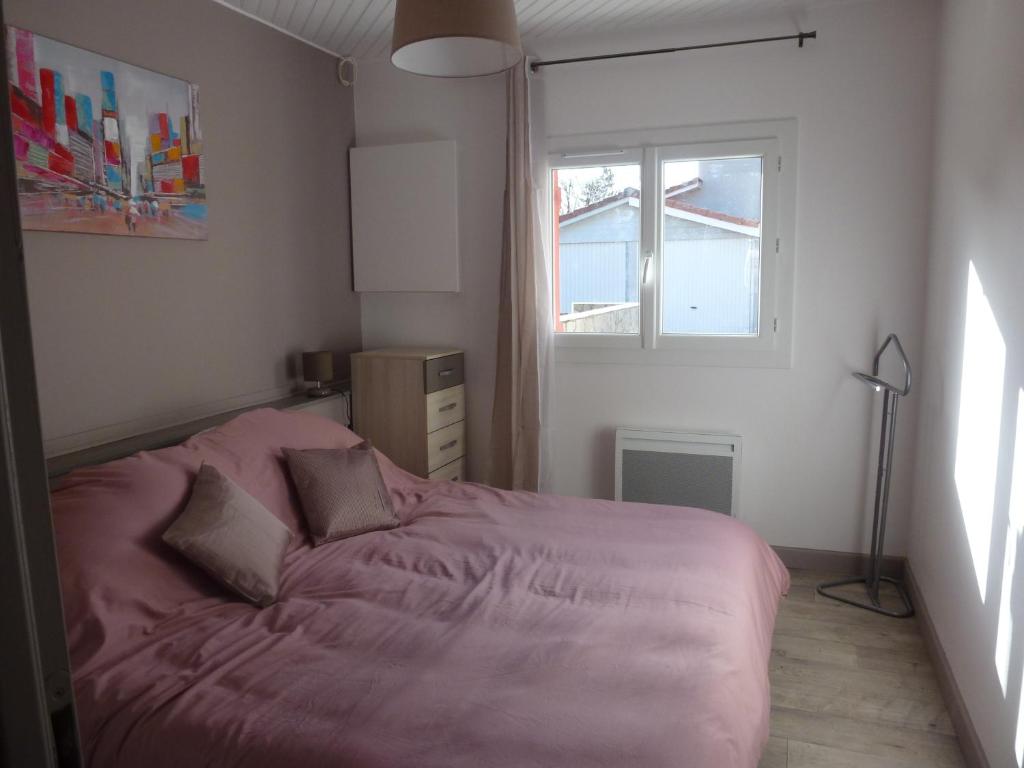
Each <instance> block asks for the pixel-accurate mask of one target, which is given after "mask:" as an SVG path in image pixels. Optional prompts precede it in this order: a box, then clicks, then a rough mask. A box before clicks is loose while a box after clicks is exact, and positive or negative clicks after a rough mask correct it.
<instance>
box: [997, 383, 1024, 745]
mask: <svg viewBox="0 0 1024 768" xmlns="http://www.w3.org/2000/svg"><path fill="white" fill-rule="evenodd" d="M1013 445H1014V448H1013V477H1012V479H1011V483H1012V485H1011V486H1010V514H1009V519H1008V521H1007V524H1006V547H1005V550H1004V553H1003V584H1002V588H1001V589H1000V591H999V626H998V628H997V630H996V657H995V662H996V673H997V674H998V675H999V685H1000V686H1001V687H1002V689H1003V698H1006V683H1007V680H1006V678H1007V675H1009V673H1010V652H1011V650H1012V647H1013V626H1014V618H1015V617H1014V616H1013V608H1012V604H1011V600H1012V597H1013V594H1012V593H1013V577H1014V572H1015V571H1016V569H1017V550H1018V549H1019V548H1020V545H1021V539H1022V537H1024V389H1020V390H1018V391H1017V431H1016V434H1015V437H1014V442H1013ZM1017 739H1018V742H1020V741H1021V734H1020V727H1019V726H1018V736H1017ZM1017 763H1018V765H1019V764H1020V753H1019V752H1018V757H1017Z"/></svg>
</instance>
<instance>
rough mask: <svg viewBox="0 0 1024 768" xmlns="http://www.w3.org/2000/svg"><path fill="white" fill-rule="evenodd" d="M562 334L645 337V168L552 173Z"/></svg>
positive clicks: (593, 168)
mask: <svg viewBox="0 0 1024 768" xmlns="http://www.w3.org/2000/svg"><path fill="white" fill-rule="evenodd" d="M551 190H552V195H553V199H554V202H553V203H552V209H553V211H555V213H556V216H557V228H558V237H557V238H555V239H554V240H553V241H552V242H553V247H554V249H555V257H554V258H555V263H556V264H557V265H558V270H557V272H555V273H554V275H555V287H556V290H555V292H554V294H553V295H555V296H557V299H556V301H557V303H558V306H557V311H556V312H555V313H554V316H555V331H556V332H558V333H594V334H615V335H631V336H639V335H640V165H639V163H628V164H621V165H610V164H609V165H601V166H593V165H588V166H581V167H578V168H577V167H566V168H557V169H555V170H553V171H552V172H551Z"/></svg>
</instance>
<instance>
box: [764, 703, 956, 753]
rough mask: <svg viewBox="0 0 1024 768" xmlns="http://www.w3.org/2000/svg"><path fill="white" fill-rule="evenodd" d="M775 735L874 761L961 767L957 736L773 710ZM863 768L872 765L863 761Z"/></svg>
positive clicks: (786, 710)
mask: <svg viewBox="0 0 1024 768" xmlns="http://www.w3.org/2000/svg"><path fill="white" fill-rule="evenodd" d="M771 723H772V725H771V728H772V734H773V735H774V736H778V737H782V738H785V739H790V740H793V741H802V742H805V743H808V744H818V745H820V746H824V747H834V748H836V749H842V750H847V751H849V752H858V753H861V754H862V755H869V756H871V757H874V758H885V759H902V760H918V761H923V763H922V764H924V765H929V766H935V768H938V767H939V766H943V768H962V766H963V757H962V755H961V754H960V747H959V745H958V744H957V740H956V737H954V736H948V735H946V734H942V733H929V732H927V731H920V730H917V729H914V728H900V727H897V726H893V725H888V724H883V723H872V722H868V721H865V720H855V719H853V718H849V717H838V716H836V715H828V714H814V713H810V712H802V711H800V710H796V709H786V708H785V707H772V720H771ZM861 764H862V765H871V763H870V762H862V763H861Z"/></svg>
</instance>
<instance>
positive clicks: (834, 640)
mask: <svg viewBox="0 0 1024 768" xmlns="http://www.w3.org/2000/svg"><path fill="white" fill-rule="evenodd" d="M791 574H792V577H793V586H792V588H791V590H790V593H789V596H788V597H786V598H784V599H783V601H782V604H781V606H780V608H779V617H778V620H777V622H776V624H775V636H774V639H773V641H772V660H771V686H772V719H771V739H770V740H769V742H768V746H767V747H766V749H765V752H764V757H763V758H762V760H761V764H760V768H918V767H920V768H946V767H947V766H963V765H964V761H963V756H962V755H961V752H960V748H959V746H958V744H957V739H956V736H955V735H954V734H953V727H952V725H951V724H950V720H949V714H948V712H947V711H946V707H945V705H944V704H943V701H942V696H941V694H940V693H939V688H938V684H937V683H936V680H935V673H934V671H933V670H932V666H931V662H930V661H929V659H928V654H927V651H926V649H925V646H924V640H923V638H922V636H921V631H920V628H919V627H918V623H917V619H890V618H888V617H885V616H880V615H878V614H875V613H871V612H870V611H864V610H861V609H858V608H853V607H851V606H848V605H844V604H842V603H839V602H836V601H834V600H829V599H828V598H825V597H822V596H820V595H818V594H816V593H815V590H814V586H815V585H816V584H817V583H818V582H819V581H824V580H827V579H828V578H834V577H830V575H829V574H823V573H814V572H811V571H795V570H794V571H791ZM851 589H853V588H851ZM859 589H860V590H861V594H862V593H863V592H862V590H863V587H860V588H859Z"/></svg>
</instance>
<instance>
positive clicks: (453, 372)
mask: <svg viewBox="0 0 1024 768" xmlns="http://www.w3.org/2000/svg"><path fill="white" fill-rule="evenodd" d="M463 363H464V358H463V356H462V353H461V352H460V353H459V354H457V355H445V356H444V357H434V358H431V359H430V360H427V361H426V362H424V364H423V391H424V393H426V394H428V395H429V394H430V393H431V392H437V391H438V390H441V389H448V387H457V386H458V385H459V384H462V383H463V382H464V381H465V369H464V366H463Z"/></svg>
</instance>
